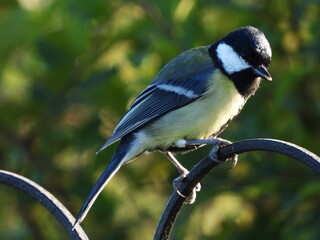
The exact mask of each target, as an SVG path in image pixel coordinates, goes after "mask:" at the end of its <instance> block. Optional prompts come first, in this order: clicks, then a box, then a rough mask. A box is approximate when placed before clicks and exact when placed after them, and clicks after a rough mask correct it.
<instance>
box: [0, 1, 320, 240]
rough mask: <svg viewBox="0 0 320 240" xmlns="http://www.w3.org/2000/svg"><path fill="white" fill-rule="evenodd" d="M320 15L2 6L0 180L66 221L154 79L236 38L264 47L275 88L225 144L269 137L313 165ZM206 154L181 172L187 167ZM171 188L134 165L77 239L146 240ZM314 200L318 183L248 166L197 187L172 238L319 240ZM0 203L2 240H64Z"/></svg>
mask: <svg viewBox="0 0 320 240" xmlns="http://www.w3.org/2000/svg"><path fill="white" fill-rule="evenodd" d="M319 16H320V7H319V4H318V3H317V1H312V0H306V1H294V0H286V1H278V0H271V1H270V0H269V1H266V0H265V1H258V0H246V1H239V0H233V1H208V0H203V1H196V0H181V1H178V0H174V1H172V0H161V1H160V0H156V1H124V0H114V1H84V0H82V1H79V0H77V1H76V0H64V1H63V0H56V1H54V0H47V1H45V0H32V1H31V0H17V1H12V0H3V1H1V2H0V39H1V41H0V56H1V57H0V74H1V75H0V111H1V118H0V168H1V169H6V170H9V171H13V172H16V173H19V174H22V175H24V176H26V177H28V178H30V179H32V180H34V181H36V182H37V183H39V184H40V185H42V186H44V187H45V188H46V189H48V190H49V191H51V192H52V193H53V194H54V195H55V196H57V197H58V198H59V199H60V200H61V201H62V202H63V203H64V204H65V205H66V206H67V207H68V209H70V211H71V212H72V213H73V214H74V215H76V214H77V212H78V210H79V209H80V207H81V205H82V203H83V201H84V200H85V198H86V196H87V194H88V193H89V191H90V189H91V187H92V186H93V184H94V183H95V181H96V179H97V178H98V176H99V175H100V173H101V172H102V170H103V169H104V167H105V166H106V165H107V164H108V160H109V159H110V158H111V156H112V153H113V151H114V149H115V146H111V147H109V148H108V149H107V150H105V151H104V152H103V153H101V154H99V155H98V156H96V155H95V151H96V150H97V149H98V147H99V146H100V145H102V144H103V142H104V140H105V139H106V138H107V137H108V136H110V134H111V133H112V130H113V128H114V126H115V125H116V123H117V121H118V120H119V118H120V117H121V116H122V114H123V113H124V112H125V109H126V108H127V107H128V105H129V104H130V102H131V101H132V100H133V99H134V98H135V97H136V96H137V94H139V92H140V91H141V90H142V89H143V88H144V87H145V86H147V84H148V83H149V82H150V81H151V80H152V78H153V77H154V76H155V74H156V73H157V71H159V70H160V69H161V67H162V66H163V65H164V64H165V63H166V62H168V61H169V60H170V59H172V58H173V57H175V56H176V55H177V54H179V53H180V52H182V51H185V50H187V49H189V48H191V47H195V46H199V45H208V44H210V43H212V42H214V41H216V40H217V39H219V38H220V37H222V36H223V35H225V34H226V33H228V32H229V31H232V30H234V29H236V28H239V27H241V26H245V25H253V26H256V27H258V28H260V29H261V30H262V31H263V32H265V34H266V36H267V37H268V39H269V40H270V43H271V46H272V49H273V60H272V64H271V68H270V72H271V74H272V75H273V79H274V80H273V82H271V83H269V82H263V83H262V85H261V88H260V90H259V91H258V92H257V94H256V95H255V96H254V97H253V98H252V99H250V100H249V102H248V103H247V105H246V107H245V109H244V110H243V111H242V113H241V114H240V116H239V117H238V118H237V119H236V120H235V121H233V123H232V124H231V125H230V127H229V128H228V129H227V130H226V132H225V133H224V134H223V135H222V137H224V138H228V139H230V140H234V141H235V140H240V139H245V138H254V137H272V138H277V139H283V140H287V141H291V142H293V143H296V144H299V145H301V146H303V147H305V148H308V149H309V150H311V151H314V152H315V153H318V154H319V148H318V147H319V142H320V137H319V136H318V134H317V133H319V132H320V124H319V119H320V100H319V99H320V81H319V77H318V76H319V75H320V68H319V62H320V58H319V56H320V55H319V52H320V25H319V20H320V19H319ZM207 151H208V148H207V149H204V150H199V151H197V152H194V153H191V154H189V155H185V156H183V157H182V159H185V160H184V161H183V163H184V164H185V165H186V166H188V168H190V167H192V165H193V164H195V163H196V161H197V160H199V159H200V158H201V157H202V156H204V155H205V154H206V153H207ZM187 159H188V160H187ZM177 175H178V173H177V172H176V170H175V169H174V167H172V166H171V164H170V163H168V161H167V160H166V159H165V158H164V157H163V156H161V155H160V154H152V155H148V156H146V157H141V158H139V160H138V161H136V162H134V163H132V164H130V165H128V166H125V167H123V168H122V169H121V170H120V172H119V173H118V174H117V175H116V176H115V178H114V179H113V180H112V181H111V182H110V184H109V185H108V186H107V188H106V189H105V191H104V192H103V193H102V194H101V195H100V197H99V198H98V200H97V201H96V203H95V205H94V206H93V208H92V209H91V211H90V212H89V214H88V216H87V218H86V219H85V221H84V222H83V224H82V226H83V227H84V229H85V230H86V231H87V233H88V235H89V237H90V238H92V239H130V240H135V239H151V238H152V236H153V233H154V230H155V227H156V224H157V221H158V219H159V217H160V215H161V213H162V209H163V207H164V205H165V203H166V200H167V199H168V197H169V195H170V193H171V191H172V187H171V182H172V180H173V178H174V177H176V176H177ZM319 190H320V183H319V176H317V175H316V174H315V173H314V172H312V171H311V170H309V169H307V168H306V167H305V166H302V165H301V164H299V163H296V162H294V161H292V160H291V159H287V158H283V157H280V156H279V155H275V154H267V153H263V152H260V153H252V154H244V155H241V156H240V161H239V163H238V165H237V166H236V167H235V168H233V169H231V170H229V169H228V167H227V166H226V167H223V166H222V167H219V168H218V169H217V170H215V171H214V172H212V173H211V174H210V175H209V176H208V177H207V178H206V179H205V180H204V181H203V183H202V191H201V192H200V193H199V194H198V199H197V201H196V203H195V204H194V205H192V206H185V207H184V209H183V210H182V212H181V214H180V217H179V219H178V221H177V224H176V225H175V228H174V230H173V231H174V232H173V235H172V239H212V238H217V239H257V238H258V239H318V238H319V236H320V229H319V226H318V224H319V222H320V208H319V200H320V191H319ZM0 195H1V198H0V216H1V219H2V220H1V224H0V238H1V239H21V238H23V239H62V238H66V235H65V233H64V232H63V230H61V228H60V227H59V226H58V225H57V223H56V222H55V220H53V219H52V217H50V216H49V214H48V213H47V212H46V211H45V210H44V209H43V208H42V207H40V206H39V205H38V204H36V203H34V201H33V200H31V199H29V198H26V197H24V196H22V194H16V192H15V191H13V190H9V189H8V188H6V187H1V188H0Z"/></svg>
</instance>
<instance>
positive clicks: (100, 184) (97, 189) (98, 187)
mask: <svg viewBox="0 0 320 240" xmlns="http://www.w3.org/2000/svg"><path fill="white" fill-rule="evenodd" d="M121 165H122V164H121V159H120V161H119V160H118V159H116V161H115V160H114V159H113V160H112V162H111V163H110V165H109V166H108V167H107V168H106V169H105V170H104V172H103V173H102V175H101V176H100V178H99V179H98V181H97V183H96V184H95V185H94V187H93V188H92V190H91V192H90V194H89V196H88V197H87V199H86V201H85V202H84V204H83V205H82V207H81V209H80V211H79V213H78V216H77V218H76V221H75V223H74V225H73V228H75V227H76V226H77V224H80V223H81V222H82V221H83V219H84V218H85V217H86V215H87V213H88V212H89V210H90V208H91V207H92V205H93V203H94V202H95V200H96V199H97V197H98V196H99V194H100V193H101V191H102V190H103V189H104V188H105V186H106V185H107V183H108V182H109V181H110V179H111V178H112V177H113V176H114V175H115V174H116V172H117V171H118V170H119V169H120V167H121Z"/></svg>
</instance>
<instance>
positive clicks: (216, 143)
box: [174, 138, 238, 168]
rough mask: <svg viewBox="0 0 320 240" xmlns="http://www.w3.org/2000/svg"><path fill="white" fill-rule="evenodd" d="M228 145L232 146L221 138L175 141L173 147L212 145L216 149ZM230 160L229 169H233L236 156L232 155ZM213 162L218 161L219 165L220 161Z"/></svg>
mask: <svg viewBox="0 0 320 240" xmlns="http://www.w3.org/2000/svg"><path fill="white" fill-rule="evenodd" d="M230 144H232V142H230V141H228V140H225V139H222V138H209V139H195V140H185V139H180V140H178V141H176V142H175V144H174V145H175V146H176V147H178V148H185V147H187V146H200V145H214V146H218V147H223V146H226V145H230ZM230 160H231V162H232V164H231V168H233V167H234V166H236V165H237V162H238V155H237V154H235V155H233V156H232V157H231V158H230ZM215 161H218V162H219V163H221V161H219V160H218V159H215Z"/></svg>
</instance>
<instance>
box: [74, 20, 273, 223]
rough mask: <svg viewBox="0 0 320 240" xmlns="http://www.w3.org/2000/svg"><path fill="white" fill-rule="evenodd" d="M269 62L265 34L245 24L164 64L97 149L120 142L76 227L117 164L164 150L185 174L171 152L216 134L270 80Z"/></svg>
mask: <svg viewBox="0 0 320 240" xmlns="http://www.w3.org/2000/svg"><path fill="white" fill-rule="evenodd" d="M270 62H271V48H270V44H269V42H268V40H267V39H266V37H265V35H264V34H263V33H262V32H261V31H260V30H258V29H257V28H254V27H251V26H247V27H243V28H241V29H238V30H236V31H233V32H231V33H229V34H228V35H227V36H225V37H223V38H221V39H220V40H219V41H217V42H216V43H214V44H212V45H209V46H202V47H197V48H193V49H190V50H188V51H186V52H183V53H182V54H180V55H179V56H177V57H176V58H174V59H173V60H172V61H170V62H169V63H168V64H166V65H165V66H164V67H163V68H162V69H161V70H160V72H159V73H158V74H157V75H156V77H155V78H154V80H153V82H152V83H151V84H150V85H149V86H148V87H147V88H146V89H145V90H144V91H142V92H141V93H140V95H139V96H138V97H137V99H136V100H135V101H134V102H133V103H132V104H131V106H130V107H129V110H128V111H127V113H126V114H125V115H124V116H123V118H122V119H121V120H120V122H119V123H118V125H117V126H116V128H115V130H114V132H113V135H112V136H111V137H110V138H109V139H108V140H107V141H106V142H105V144H104V145H103V146H102V147H101V148H100V149H99V150H98V152H97V153H99V152H100V151H102V150H103V149H104V148H106V147H107V146H109V145H110V144H112V143H114V142H116V141H118V140H120V143H119V146H118V148H117V150H116V152H115V153H114V155H113V157H112V160H111V163H110V164H109V166H108V167H107V168H106V169H105V171H104V172H103V173H102V175H101V177H100V178H99V180H98V181H97V183H96V184H95V186H94V187H93V189H92V190H91V192H90V194H89V196H88V198H87V199H86V201H85V202H84V204H83V206H82V208H81V210H80V212H79V214H78V216H77V219H76V221H75V224H74V226H76V225H77V224H79V223H81V222H82V220H83V219H84V218H85V216H86V214H87V213H88V211H89V209H90V208H91V206H92V204H93V203H94V201H95V200H96V198H97V197H98V195H99V193H100V192H101V191H102V190H103V188H104V187H105V186H106V184H107V183H108V182H109V181H110V179H111V178H112V177H113V176H114V174H115V173H116V172H117V171H118V170H119V168H120V167H121V166H122V165H124V164H126V163H128V162H130V161H132V160H134V159H135V158H136V157H138V156H139V155H140V154H142V153H145V152H152V151H161V152H163V153H166V154H167V156H168V157H169V158H170V159H171V160H173V162H174V164H175V165H176V167H177V168H178V169H179V170H180V172H185V171H186V170H185V169H184V168H183V167H182V166H181V165H180V164H179V162H177V161H176V160H175V159H174V157H173V154H172V152H175V151H180V150H181V151H184V150H187V149H190V148H192V147H194V145H193V144H188V140H191V143H192V141H193V140H200V143H203V142H204V143H205V141H203V140H206V139H209V138H216V137H217V136H218V135H219V134H220V133H221V132H222V131H223V130H224V129H225V127H226V126H227V125H228V123H229V122H230V120H232V119H233V118H234V117H235V116H236V115H237V114H238V113H239V112H240V110H241V109H242V107H243V105H244V104H245V103H246V101H247V100H248V98H249V97H250V96H251V95H253V94H254V93H255V92H256V90H257V89H258V87H259V84H260V80H261V79H266V80H272V78H271V75H270V74H269V72H268V70H267V68H268V66H269V64H270ZM195 142H197V141H195Z"/></svg>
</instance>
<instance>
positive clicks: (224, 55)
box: [217, 43, 250, 74]
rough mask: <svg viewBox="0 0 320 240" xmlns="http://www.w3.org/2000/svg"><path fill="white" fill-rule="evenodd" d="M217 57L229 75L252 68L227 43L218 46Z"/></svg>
mask: <svg viewBox="0 0 320 240" xmlns="http://www.w3.org/2000/svg"><path fill="white" fill-rule="evenodd" d="M217 57H218V58H219V59H220V61H221V63H222V66H223V68H224V70H225V71H226V72H227V73H228V74H232V73H235V72H240V71H242V70H244V69H246V68H249V67H250V65H249V64H248V63H247V62H246V61H245V60H244V59H243V58H241V57H240V56H239V55H238V54H237V53H236V52H235V51H234V49H233V48H232V47H231V46H229V45H228V44H226V43H220V44H219V45H218V47H217Z"/></svg>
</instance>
